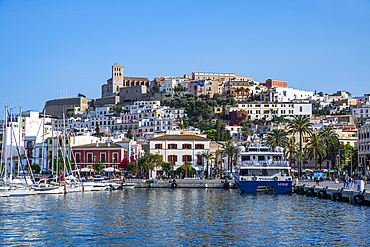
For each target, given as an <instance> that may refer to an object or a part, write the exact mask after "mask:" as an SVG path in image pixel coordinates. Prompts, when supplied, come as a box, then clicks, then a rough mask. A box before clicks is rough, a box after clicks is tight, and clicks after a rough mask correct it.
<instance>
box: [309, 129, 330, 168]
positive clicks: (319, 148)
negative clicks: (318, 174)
mask: <svg viewBox="0 0 370 247" xmlns="http://www.w3.org/2000/svg"><path fill="white" fill-rule="evenodd" d="M306 150H307V151H306V153H307V154H308V158H312V159H315V169H317V156H318V155H325V154H326V149H325V144H324V141H323V139H322V138H321V137H320V136H319V135H318V134H316V133H311V135H310V138H309V142H308V143H307V146H306Z"/></svg>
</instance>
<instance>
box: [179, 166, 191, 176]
mask: <svg viewBox="0 0 370 247" xmlns="http://www.w3.org/2000/svg"><path fill="white" fill-rule="evenodd" d="M195 172H196V171H195V169H194V167H192V166H185V165H182V166H180V167H179V168H177V170H176V173H177V174H183V176H185V175H184V174H186V173H187V174H191V175H193V174H195Z"/></svg>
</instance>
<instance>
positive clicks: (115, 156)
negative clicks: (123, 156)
mask: <svg viewBox="0 0 370 247" xmlns="http://www.w3.org/2000/svg"><path fill="white" fill-rule="evenodd" d="M112 158H113V163H117V162H119V160H118V153H114V154H113V155H112Z"/></svg>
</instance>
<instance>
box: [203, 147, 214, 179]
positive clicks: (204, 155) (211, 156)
mask: <svg viewBox="0 0 370 247" xmlns="http://www.w3.org/2000/svg"><path fill="white" fill-rule="evenodd" d="M201 156H202V157H203V158H205V159H206V161H207V178H208V177H209V175H210V174H212V173H211V172H210V169H209V160H210V159H212V158H213V157H214V156H213V153H210V152H209V151H207V152H205V153H202V154H201Z"/></svg>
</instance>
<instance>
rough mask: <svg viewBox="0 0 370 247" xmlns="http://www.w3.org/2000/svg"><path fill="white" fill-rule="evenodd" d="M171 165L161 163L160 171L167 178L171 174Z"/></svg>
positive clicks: (169, 163)
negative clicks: (161, 170) (163, 172)
mask: <svg viewBox="0 0 370 247" xmlns="http://www.w3.org/2000/svg"><path fill="white" fill-rule="evenodd" d="M172 166H173V164H172V163H171V162H163V164H162V169H163V170H164V171H165V172H166V174H167V176H169V175H170V174H171V172H172Z"/></svg>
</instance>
